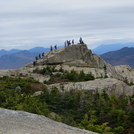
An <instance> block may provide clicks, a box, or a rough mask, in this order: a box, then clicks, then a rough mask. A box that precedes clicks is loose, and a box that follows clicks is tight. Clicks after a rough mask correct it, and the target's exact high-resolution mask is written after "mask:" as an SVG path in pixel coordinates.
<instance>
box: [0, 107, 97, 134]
mask: <svg viewBox="0 0 134 134" xmlns="http://www.w3.org/2000/svg"><path fill="white" fill-rule="evenodd" d="M0 134H97V133H94V132H90V131H86V130H81V129H78V128H74V127H70V126H68V125H65V124H63V123H58V122H55V121H52V120H50V119H48V118H46V117H44V116H39V115H36V114H30V113H27V112H19V111H13V110H6V109H0Z"/></svg>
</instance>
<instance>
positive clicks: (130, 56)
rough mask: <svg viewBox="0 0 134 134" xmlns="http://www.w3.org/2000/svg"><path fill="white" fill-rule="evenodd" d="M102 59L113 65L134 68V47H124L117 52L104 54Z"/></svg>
mask: <svg viewBox="0 0 134 134" xmlns="http://www.w3.org/2000/svg"><path fill="white" fill-rule="evenodd" d="M101 57H102V58H103V59H104V60H105V61H106V62H108V63H110V64H112V65H130V66H131V67H132V68H134V47H130V48H129V47H124V48H122V49H120V50H117V51H111V52H108V53H105V54H102V55H101Z"/></svg>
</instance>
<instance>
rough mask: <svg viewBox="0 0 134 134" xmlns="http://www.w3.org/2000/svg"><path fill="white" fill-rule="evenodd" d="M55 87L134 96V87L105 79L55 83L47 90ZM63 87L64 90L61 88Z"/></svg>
mask: <svg viewBox="0 0 134 134" xmlns="http://www.w3.org/2000/svg"><path fill="white" fill-rule="evenodd" d="M54 87H57V88H58V89H59V90H61V91H62V90H63V89H64V90H65V91H70V90H89V91H92V92H96V91H98V92H103V91H104V90H105V91H106V92H107V93H108V94H109V95H116V96H120V95H127V96H132V95H134V87H133V86H132V87H131V86H128V85H127V84H126V83H124V82H123V81H120V80H117V79H113V78H107V79H96V80H93V81H87V82H69V83H57V84H52V85H49V86H48V88H50V89H52V88H54ZM63 87H64V88H63Z"/></svg>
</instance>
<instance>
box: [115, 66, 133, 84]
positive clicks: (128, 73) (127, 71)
mask: <svg viewBox="0 0 134 134" xmlns="http://www.w3.org/2000/svg"><path fill="white" fill-rule="evenodd" d="M115 69H116V71H117V72H118V73H120V75H122V77H123V78H124V79H127V81H128V82H129V83H131V82H132V83H134V69H132V68H131V67H130V66H128V65H120V66H115Z"/></svg>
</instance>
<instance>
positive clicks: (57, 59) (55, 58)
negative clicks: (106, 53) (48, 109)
mask: <svg viewBox="0 0 134 134" xmlns="http://www.w3.org/2000/svg"><path fill="white" fill-rule="evenodd" d="M36 64H37V66H40V65H41V66H43V65H57V66H58V65H62V67H63V69H64V67H65V66H69V67H75V68H81V70H85V68H88V69H89V70H90V69H91V68H94V70H96V72H95V76H98V77H100V76H101V75H106V76H107V77H113V78H118V79H122V76H120V74H118V73H117V72H116V70H115V68H114V67H113V66H112V65H110V64H108V63H106V62H105V61H104V60H103V59H102V58H101V57H100V56H97V55H95V54H92V51H91V50H89V49H88V48H87V45H86V44H76V45H71V46H69V47H65V48H61V49H58V50H53V51H50V52H48V53H46V54H45V56H44V57H43V58H41V59H39V60H37V63H36ZM76 70H77V69H76ZM98 70H99V71H98ZM100 70H101V71H100ZM102 70H103V71H102ZM89 72H91V71H89Z"/></svg>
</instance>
